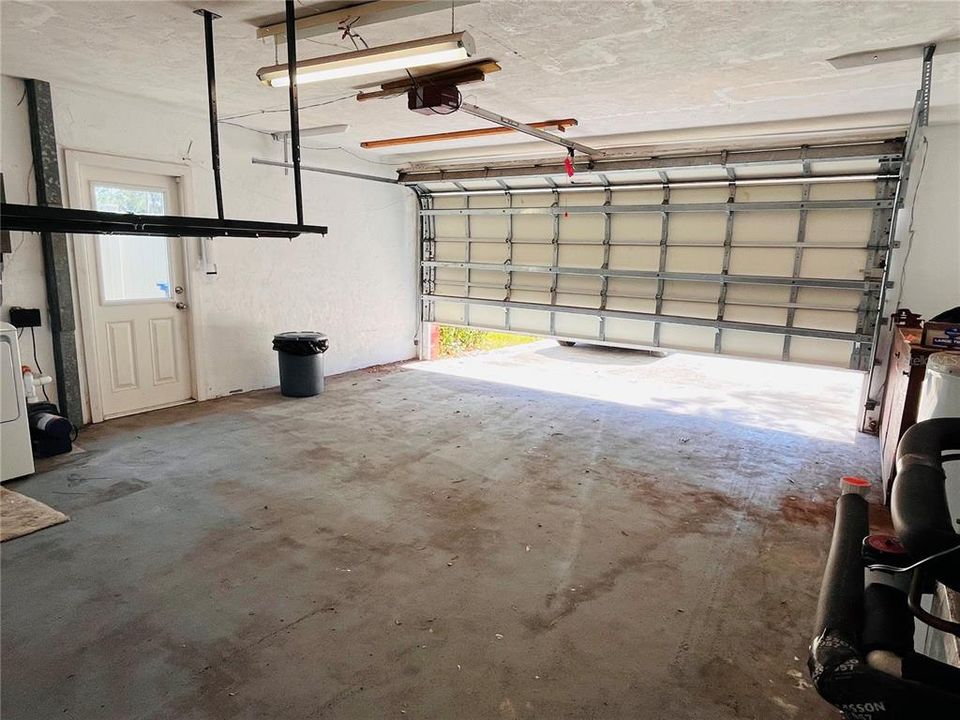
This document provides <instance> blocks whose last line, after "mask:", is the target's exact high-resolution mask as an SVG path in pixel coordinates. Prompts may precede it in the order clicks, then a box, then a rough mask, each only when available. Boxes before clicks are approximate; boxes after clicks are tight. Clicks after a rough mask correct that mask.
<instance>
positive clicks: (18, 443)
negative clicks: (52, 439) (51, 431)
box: [0, 322, 33, 482]
mask: <svg viewBox="0 0 960 720" xmlns="http://www.w3.org/2000/svg"><path fill="white" fill-rule="evenodd" d="M0 448H2V450H0V482H3V481H6V480H12V479H13V478H17V477H21V476H22V475H29V474H30V473H32V472H33V450H32V449H31V446H30V425H29V424H28V422H27V401H26V398H25V397H24V393H23V373H22V371H21V369H20V343H19V342H18V340H17V329H16V328H15V327H14V326H13V325H10V324H9V323H5V322H0Z"/></svg>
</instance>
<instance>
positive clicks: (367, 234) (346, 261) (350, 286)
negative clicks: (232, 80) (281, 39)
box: [0, 77, 417, 397]
mask: <svg viewBox="0 0 960 720" xmlns="http://www.w3.org/2000/svg"><path fill="white" fill-rule="evenodd" d="M22 93H23V83H22V82H21V81H19V80H16V79H12V78H8V77H3V78H2V95H0V104H2V153H3V154H2V161H0V162H2V168H3V172H4V177H5V182H6V192H7V198H8V201H9V202H34V199H35V191H34V189H33V186H32V185H31V183H32V182H33V178H32V175H31V174H30V165H31V160H30V139H29V132H28V125H27V119H26V102H24V103H22V104H21V105H20V106H17V101H18V100H19V98H20V96H21V95H22ZM52 94H53V105H54V115H55V124H56V130H57V138H58V142H59V144H60V146H61V149H62V148H71V149H78V150H87V151H94V152H102V153H108V154H114V155H121V156H126V157H139V158H148V159H153V160H161V161H165V162H178V163H179V162H186V163H188V164H189V165H190V166H192V168H193V187H194V193H193V194H194V197H193V198H189V199H188V202H191V201H192V206H193V207H192V210H191V211H192V212H193V213H194V214H196V215H206V216H215V215H216V204H215V200H214V193H213V179H212V177H213V176H212V173H211V171H210V160H209V152H210V151H209V139H208V137H207V133H208V130H207V128H208V124H207V119H206V116H205V114H203V113H202V112H197V113H193V114H188V113H184V112H183V111H182V110H180V109H177V108H172V107H169V106H165V105H162V104H159V103H155V102H152V101H147V100H142V99H138V98H132V97H126V96H120V95H116V94H112V93H110V92H107V91H99V90H98V91H95V92H93V91H91V90H90V89H83V90H78V89H73V88H68V87H63V86H59V85H53V86H52ZM331 121H333V119H331ZM220 140H221V156H222V175H223V186H224V187H223V193H224V205H225V212H226V215H227V217H231V218H243V219H263V220H274V221H284V220H285V221H293V219H294V210H293V180H292V176H286V177H285V176H284V174H283V171H282V170H281V169H279V168H270V167H266V166H255V165H252V164H251V163H250V158H251V157H252V156H259V157H272V158H275V159H281V154H282V151H281V148H280V146H279V145H278V144H277V143H275V142H274V141H273V140H272V139H271V138H270V137H268V136H266V135H263V134H260V133H256V132H253V131H249V130H244V129H240V128H234V127H231V126H222V127H221V134H220ZM303 161H304V163H305V164H314V165H325V166H328V167H335V168H339V169H348V170H355V171H359V172H365V173H368V174H381V175H384V176H391V177H392V176H394V168H392V167H380V166H376V165H373V164H370V163H367V162H364V161H360V160H356V159H354V158H352V157H350V156H348V155H346V154H345V153H342V152H339V151H320V150H305V152H304V158H303ZM60 162H61V175H63V174H64V162H63V156H62V153H61V158H60ZM303 179H304V189H303V195H304V214H305V222H307V223H309V224H324V225H327V226H329V233H328V235H327V236H326V237H319V236H301V237H299V238H296V239H294V240H290V241H288V240H280V239H262V240H252V239H250V240H248V239H232V238H231V239H226V238H221V239H216V240H214V241H213V246H214V253H215V260H216V263H217V265H218V270H219V274H218V275H217V276H215V277H210V276H207V275H205V274H203V273H202V272H201V269H200V267H199V260H198V258H196V257H191V267H192V270H193V275H192V281H193V286H194V289H193V296H192V297H191V298H190V301H191V306H192V308H193V311H194V313H195V318H194V323H195V327H196V328H197V330H198V333H199V338H198V340H199V342H198V346H199V355H200V363H199V365H200V366H201V367H200V370H201V375H200V377H201V383H202V384H201V388H200V391H201V395H202V396H205V397H216V396H219V395H224V394H227V393H229V392H231V391H236V390H245V391H246V390H253V389H257V388H263V387H270V386H273V385H276V384H277V382H278V375H277V362H276V356H275V353H274V352H273V351H272V350H271V338H272V336H273V334H274V333H276V332H279V331H283V330H292V329H294V330H295V329H315V330H320V331H322V332H325V333H327V334H328V335H329V336H330V344H331V348H330V350H329V351H328V353H327V355H326V371H327V374H335V373H340V372H344V371H347V370H352V369H356V368H361V367H367V366H369V365H374V364H379V363H386V362H392V361H396V360H402V359H406V358H409V357H412V356H413V355H414V354H415V346H414V338H415V333H416V329H417V321H416V285H415V283H416V278H417V273H416V269H415V262H416V249H415V232H414V230H415V212H414V211H415V202H414V199H413V196H412V193H411V192H410V191H409V190H406V189H403V188H400V187H391V186H389V185H385V184H379V183H372V182H364V181H359V180H352V179H343V178H337V177H333V176H328V175H319V174H315V173H304V176H303ZM63 186H64V189H65V194H66V187H67V186H66V181H65V180H64V185H63ZM28 188H29V197H28ZM13 235H14V237H13V238H12V243H13V246H14V248H17V250H16V252H15V253H14V254H13V255H12V256H7V263H6V265H5V269H4V274H3V284H4V293H3V311H2V317H3V318H4V319H6V317H7V310H8V308H9V307H10V306H11V305H22V306H25V307H40V308H42V309H43V311H44V318H45V320H44V324H45V327H44V328H42V331H41V332H39V333H38V334H37V340H38V344H39V348H38V354H39V360H40V363H41V364H42V366H43V369H44V370H46V371H48V372H49V371H50V370H52V368H53V359H52V357H53V356H52V347H51V341H50V335H49V331H48V326H49V319H48V315H47V312H46V310H47V305H46V295H45V287H44V280H43V271H42V256H41V251H40V243H39V238H38V237H37V236H35V235H29V234H21V233H13ZM78 335H79V333H78ZM80 351H81V353H82V351H83V349H82V348H80ZM26 354H27V355H29V354H30V353H29V351H28V352H27V353H26ZM51 397H53V396H51Z"/></svg>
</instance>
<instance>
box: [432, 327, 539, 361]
mask: <svg viewBox="0 0 960 720" xmlns="http://www.w3.org/2000/svg"><path fill="white" fill-rule="evenodd" d="M536 340H539V338H536V337H533V336H532V335H515V334H514V333H505V332H496V331H495V330H477V329H476V328H463V327H451V326H448V325H441V326H440V356H441V357H453V356H456V355H464V354H466V353H471V352H482V351H484V350H497V349H498V348H504V347H510V346H511V345H524V344H526V343H531V342H534V341H536Z"/></svg>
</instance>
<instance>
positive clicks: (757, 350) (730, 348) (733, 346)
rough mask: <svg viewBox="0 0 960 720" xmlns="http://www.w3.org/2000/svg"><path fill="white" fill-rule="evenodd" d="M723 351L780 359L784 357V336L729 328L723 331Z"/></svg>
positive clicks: (767, 358) (731, 353) (762, 358)
mask: <svg viewBox="0 0 960 720" xmlns="http://www.w3.org/2000/svg"><path fill="white" fill-rule="evenodd" d="M722 351H723V352H724V353H728V354H730V355H742V356H746V357H754V358H759V359H761V360H779V359H781V357H783V338H782V337H779V336H777V335H765V334H764V333H755V332H745V331H742V330H727V331H726V332H724V333H723V348H722Z"/></svg>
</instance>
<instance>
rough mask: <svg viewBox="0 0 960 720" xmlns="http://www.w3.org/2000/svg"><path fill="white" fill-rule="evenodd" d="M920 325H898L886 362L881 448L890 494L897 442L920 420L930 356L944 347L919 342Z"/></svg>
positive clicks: (881, 417) (885, 478)
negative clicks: (924, 344)
mask: <svg viewBox="0 0 960 720" xmlns="http://www.w3.org/2000/svg"><path fill="white" fill-rule="evenodd" d="M921 334H922V330H921V329H920V328H905V327H895V328H894V331H893V342H892V343H891V345H890V358H889V361H888V363H887V381H886V387H885V388H884V393H883V411H882V413H881V415H880V451H881V472H882V476H883V491H884V496H885V498H886V499H887V500H889V498H890V489H891V487H892V482H893V476H894V474H895V472H896V461H897V443H899V442H900V438H901V437H903V434H904V433H905V432H906V431H907V429H908V428H909V427H910V426H911V425H913V424H914V423H916V422H917V407H918V405H919V404H920V388H921V386H922V385H923V376H924V374H925V373H926V370H927V359H928V358H929V357H930V355H932V354H933V353H935V352H939V351H940V350H942V348H931V347H924V346H922V345H920V340H921Z"/></svg>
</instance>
